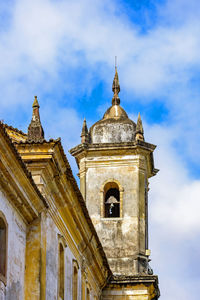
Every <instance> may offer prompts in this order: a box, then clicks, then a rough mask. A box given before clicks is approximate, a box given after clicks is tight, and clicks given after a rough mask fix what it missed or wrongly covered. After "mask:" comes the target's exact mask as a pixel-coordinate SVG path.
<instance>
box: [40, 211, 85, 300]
mask: <svg viewBox="0 0 200 300" xmlns="http://www.w3.org/2000/svg"><path fill="white" fill-rule="evenodd" d="M46 225H47V226H46V228H47V231H46V237H47V243H46V299H47V300H57V294H58V245H59V235H60V232H59V230H58V229H57V227H56V225H55V223H54V222H53V220H52V219H51V217H50V216H48V217H47V224H46ZM64 252H65V263H64V269H65V279H64V281H65V299H72V278H73V268H72V265H73V260H75V257H74V255H73V254H72V252H71V250H70V248H69V247H68V246H67V245H66V247H65V248H64ZM80 283H81V272H80V270H78V295H79V298H78V299H81V297H80V294H81V285H80Z"/></svg>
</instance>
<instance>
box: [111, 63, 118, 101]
mask: <svg viewBox="0 0 200 300" xmlns="http://www.w3.org/2000/svg"><path fill="white" fill-rule="evenodd" d="M112 91H113V93H114V95H113V98H112V105H119V104H120V99H119V96H118V94H119V92H120V85H119V76H118V72H117V66H116V65H115V77H114V79H113V85H112Z"/></svg>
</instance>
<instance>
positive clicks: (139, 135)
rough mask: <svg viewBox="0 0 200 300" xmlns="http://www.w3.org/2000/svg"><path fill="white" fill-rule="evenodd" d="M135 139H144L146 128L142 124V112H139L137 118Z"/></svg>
mask: <svg viewBox="0 0 200 300" xmlns="http://www.w3.org/2000/svg"><path fill="white" fill-rule="evenodd" d="M135 139H136V141H137V140H140V141H144V129H143V126H142V120H141V116H140V113H139V114H138V119H137V125H136V134H135Z"/></svg>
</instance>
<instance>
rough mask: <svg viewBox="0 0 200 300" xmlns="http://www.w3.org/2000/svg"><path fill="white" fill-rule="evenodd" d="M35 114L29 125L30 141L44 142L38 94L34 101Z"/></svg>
mask: <svg viewBox="0 0 200 300" xmlns="http://www.w3.org/2000/svg"><path fill="white" fill-rule="evenodd" d="M32 107H33V114H32V120H31V123H30V125H29V126H28V142H34V143H38V142H43V141H44V131H43V128H42V125H41V122H40V113H39V108H40V106H39V103H38V100H37V96H35V99H34V102H33V106H32Z"/></svg>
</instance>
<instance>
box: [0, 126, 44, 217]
mask: <svg viewBox="0 0 200 300" xmlns="http://www.w3.org/2000/svg"><path fill="white" fill-rule="evenodd" d="M0 169H1V174H0V175H1V176H0V184H1V189H2V191H3V193H4V194H5V195H6V196H7V198H8V200H9V201H10V202H11V203H12V205H14V206H15V208H16V209H17V210H18V212H19V214H20V215H21V216H22V218H23V219H24V221H25V222H26V223H30V222H32V221H33V220H34V219H35V218H36V217H37V216H38V215H39V213H40V212H41V211H42V210H43V209H44V208H46V207H47V203H46V201H45V199H44V198H43V196H42V195H41V193H40V191H39V190H38V188H37V186H36V185H35V183H34V181H33V179H32V176H31V174H30V173H29V172H28V170H27V168H26V166H25V164H24V163H23V161H22V159H21V157H20V156H19V154H18V152H17V150H16V148H15V146H14V145H13V143H12V140H11V139H10V137H9V136H8V134H7V132H6V130H5V126H4V124H2V123H0Z"/></svg>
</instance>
